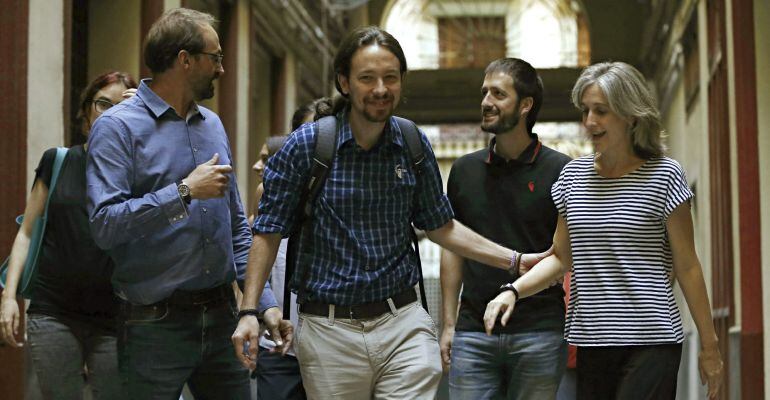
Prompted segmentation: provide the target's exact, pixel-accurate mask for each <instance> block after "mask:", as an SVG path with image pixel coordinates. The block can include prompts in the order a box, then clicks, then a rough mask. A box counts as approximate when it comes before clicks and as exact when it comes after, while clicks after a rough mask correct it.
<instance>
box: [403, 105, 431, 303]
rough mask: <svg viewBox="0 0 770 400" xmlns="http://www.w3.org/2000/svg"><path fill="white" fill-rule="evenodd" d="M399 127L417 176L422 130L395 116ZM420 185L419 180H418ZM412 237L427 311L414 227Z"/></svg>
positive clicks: (422, 152) (421, 295) (421, 154)
mask: <svg viewBox="0 0 770 400" xmlns="http://www.w3.org/2000/svg"><path fill="white" fill-rule="evenodd" d="M395 119H396V122H397V123H398V127H399V129H400V130H401V134H402V135H403V136H404V141H405V142H406V147H407V149H408V150H409V159H410V160H411V161H412V170H413V171H414V174H415V176H419V175H420V173H421V172H422V163H423V161H425V152H424V151H423V149H422V137H421V135H420V131H419V130H418V129H417V125H416V124H415V123H414V122H412V121H410V120H408V119H406V118H401V117H395ZM418 185H419V181H418ZM410 232H411V235H410V236H411V237H412V246H414V254H415V256H417V271H418V276H419V281H418V283H419V286H420V301H422V307H423V308H424V309H425V311H428V312H430V311H429V310H428V298H427V296H426V294H425V281H424V279H423V277H422V261H421V260H420V240H419V238H418V237H417V232H415V230H414V227H412V229H411V230H410Z"/></svg>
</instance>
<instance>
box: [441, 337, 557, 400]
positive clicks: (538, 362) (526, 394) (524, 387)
mask: <svg viewBox="0 0 770 400" xmlns="http://www.w3.org/2000/svg"><path fill="white" fill-rule="evenodd" d="M566 364H567V342H565V341H564V334H563V333H562V331H560V330H559V331H541V332H521V333H513V334H508V333H504V334H499V335H492V336H487V334H486V333H484V332H463V331H460V332H455V336H454V341H453V343H452V364H451V366H450V368H449V398H450V399H452V400H481V399H485V400H487V399H495V400H497V399H511V400H523V399H527V400H529V399H532V400H547V399H554V398H555V397H556V391H557V389H558V388H559V381H560V380H561V376H562V374H563V373H564V368H565V366H566Z"/></svg>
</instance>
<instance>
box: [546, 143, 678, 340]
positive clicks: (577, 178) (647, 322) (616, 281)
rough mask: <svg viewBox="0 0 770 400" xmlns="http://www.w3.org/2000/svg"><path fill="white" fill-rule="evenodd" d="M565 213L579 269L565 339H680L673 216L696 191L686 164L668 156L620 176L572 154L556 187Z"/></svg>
mask: <svg viewBox="0 0 770 400" xmlns="http://www.w3.org/2000/svg"><path fill="white" fill-rule="evenodd" d="M551 193H552V195H553V200H554V204H556V207H557V209H558V210H559V213H560V214H561V215H562V216H563V217H564V218H565V219H566V222H567V228H568V230H569V237H570V243H571V246H572V260H573V273H572V277H571V281H570V284H571V293H570V301H569V305H568V311H567V321H566V328H565V337H566V338H567V340H568V341H569V342H570V343H571V344H574V345H578V346H626V345H651V344H663V343H681V342H682V341H683V339H684V336H683V333H682V320H681V317H680V315H679V309H678V308H677V305H676V301H675V299H674V293H673V283H672V279H671V275H672V269H673V258H672V254H671V246H670V243H669V240H668V235H667V230H666V221H667V220H668V217H669V215H670V214H671V212H673V211H674V209H675V208H677V207H678V206H679V205H680V204H682V203H685V202H687V201H689V199H690V198H691V197H692V192H691V191H690V189H689V187H688V185H687V179H686V178H685V173H684V170H683V169H682V167H681V166H680V165H679V164H678V163H677V162H676V161H674V160H672V159H670V158H667V157H661V158H654V159H650V160H647V161H646V162H645V163H644V164H643V165H642V166H641V167H639V168H638V169H636V170H635V171H633V172H631V173H629V174H627V175H624V176H623V177H620V178H606V177H603V176H601V175H599V174H597V173H596V170H595V168H594V156H586V157H581V158H578V159H575V160H573V161H572V162H570V163H569V164H567V166H566V167H564V170H563V171H562V173H561V176H560V177H559V180H558V181H557V182H556V184H554V185H553V188H552V189H551Z"/></svg>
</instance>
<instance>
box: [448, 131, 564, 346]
mask: <svg viewBox="0 0 770 400" xmlns="http://www.w3.org/2000/svg"><path fill="white" fill-rule="evenodd" d="M494 146H495V139H492V141H491V142H490V145H489V148H488V149H485V150H479V151H477V152H474V153H470V154H466V155H465V156H462V157H460V158H459V159H458V160H457V161H455V163H454V165H453V166H452V171H451V172H450V174H449V181H448V184H447V195H448V196H449V200H450V201H451V203H452V209H453V210H454V212H455V215H456V218H457V220H458V221H460V222H462V223H463V224H465V225H466V226H468V227H469V228H471V229H473V230H474V231H475V232H477V233H479V234H480V235H482V236H484V237H486V238H487V239H489V240H491V241H493V242H495V243H499V244H501V245H503V246H506V247H509V248H512V249H516V250H517V251H520V252H524V253H534V252H541V251H545V250H547V249H548V248H549V247H551V244H552V242H553V233H554V231H555V230H556V221H557V216H558V214H557V212H556V207H555V206H554V204H553V201H552V200H551V185H553V183H554V182H555V181H556V179H558V177H559V173H560V172H561V170H562V168H563V167H564V165H565V164H567V163H568V162H569V161H570V158H569V157H568V156H566V155H564V154H562V153H559V152H558V151H555V150H552V149H550V148H548V147H546V146H543V145H542V144H541V143H540V141H539V140H538V138H537V135H533V137H532V139H531V142H530V145H529V146H528V147H527V148H526V149H525V150H524V151H523V152H522V154H521V156H519V158H518V159H515V160H510V161H506V160H505V159H503V158H502V157H500V156H498V155H497V154H495V152H494V151H493V149H494ZM512 280H513V278H512V277H511V275H510V274H509V273H508V272H507V271H503V270H501V269H499V268H493V267H491V266H488V265H484V264H482V263H479V262H477V261H474V260H470V259H464V262H463V291H462V296H461V298H460V312H459V314H458V318H457V326H456V328H455V329H456V330H457V331H471V332H484V322H483V317H484V311H485V310H486V307H487V303H488V302H489V301H490V300H492V299H493V298H495V296H497V295H498V294H499V293H500V286H501V285H504V284H506V283H509V282H511V281H512ZM563 329H564V291H563V289H562V287H561V286H560V285H557V286H552V287H550V288H548V289H545V290H543V291H541V292H540V293H537V294H535V295H533V296H530V297H527V298H526V299H523V300H521V301H520V302H519V303H518V304H517V305H516V308H515V309H514V311H513V314H512V315H511V319H510V320H509V322H508V324H506V326H500V325H499V324H497V325H496V326H495V329H494V331H493V332H494V333H517V332H532V331H542V330H557V331H559V332H561V331H562V330H563Z"/></svg>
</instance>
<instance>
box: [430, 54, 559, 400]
mask: <svg viewBox="0 0 770 400" xmlns="http://www.w3.org/2000/svg"><path fill="white" fill-rule="evenodd" d="M481 92H482V96H483V99H482V102H481V112H482V121H481V129H482V130H484V131H486V132H490V133H493V134H495V137H494V138H493V139H492V140H491V142H490V144H489V148H488V149H484V150H479V151H477V152H474V153H470V154H466V155H465V156H463V157H461V158H460V159H458V160H457V161H456V162H455V164H454V165H453V166H452V171H451V172H450V175H449V183H448V188H447V194H448V196H449V200H450V202H451V204H452V208H453V209H454V211H455V215H456V218H457V220H459V221H461V222H462V223H463V224H465V225H467V226H469V227H470V228H471V229H473V230H474V231H476V232H478V233H480V234H482V235H483V236H485V237H487V238H489V239H490V240H492V241H493V242H496V243H500V244H502V245H503V246H506V247H509V248H514V249H518V250H519V251H521V252H526V253H535V252H541V251H545V250H547V249H548V248H550V246H551V241H552V240H553V233H554V230H555V229H556V219H557V211H556V207H555V206H554V204H553V201H552V200H551V185H552V184H553V183H554V182H555V181H556V179H557V178H558V177H559V173H560V172H561V169H562V167H564V165H565V164H566V163H567V162H569V157H567V156H566V155H564V154H561V153H559V152H557V151H554V150H552V149H550V148H548V147H545V146H543V145H542V143H540V141H539V139H538V137H537V135H536V134H534V133H532V127H533V126H534V125H535V121H536V120H537V113H538V111H539V110H540V105H541V103H542V100H543V84H542V81H541V80H540V77H539V76H538V75H537V71H535V69H534V68H532V66H531V65H530V64H529V63H527V62H525V61H522V60H520V59H516V58H503V59H499V60H496V61H493V62H492V63H491V64H489V66H488V67H487V69H486V71H485V78H484V84H483V85H482V88H481ZM515 278H516V276H512V275H511V274H509V273H508V272H506V271H502V270H500V269H496V268H492V267H490V266H487V265H484V264H481V263H478V262H476V261H472V260H469V259H465V258H462V257H460V256H457V255H455V254H453V253H450V252H448V251H446V250H444V252H443V253H442V257H441V290H442V297H443V321H444V327H443V331H442V334H441V340H440V343H441V355H442V361H443V362H444V365H445V367H448V368H449V393H450V398H452V399H489V398H499V397H500V398H508V399H549V398H554V397H555V396H556V391H557V389H558V386H559V381H560V380H561V376H562V374H563V372H564V366H565V362H566V356H567V345H566V342H565V341H564V339H563V330H564V299H563V297H564V292H563V290H562V287H561V286H560V285H555V286H552V287H550V288H549V289H546V290H544V291H542V292H541V293H538V294H537V295H535V296H532V297H529V298H527V299H526V300H522V301H521V303H520V304H518V305H517V306H516V309H515V311H514V312H513V315H512V316H511V319H510V320H509V321H508V324H507V326H505V327H501V326H499V325H496V327H495V329H494V331H493V334H492V336H487V335H486V334H485V333H484V322H483V316H484V310H485V309H486V305H487V302H489V300H491V299H493V298H494V297H495V296H496V295H497V294H498V293H499V292H500V286H501V285H503V284H505V283H508V282H512V281H513V280H514V279H515ZM461 284H462V285H463V291H462V297H461V298H460V309H459V313H458V309H457V299H458V294H459V292H460V285H461ZM458 314H459V315H458ZM450 366H451V367H450Z"/></svg>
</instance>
